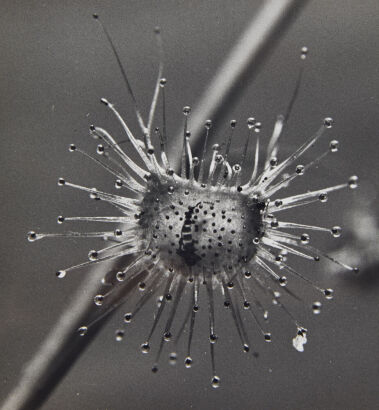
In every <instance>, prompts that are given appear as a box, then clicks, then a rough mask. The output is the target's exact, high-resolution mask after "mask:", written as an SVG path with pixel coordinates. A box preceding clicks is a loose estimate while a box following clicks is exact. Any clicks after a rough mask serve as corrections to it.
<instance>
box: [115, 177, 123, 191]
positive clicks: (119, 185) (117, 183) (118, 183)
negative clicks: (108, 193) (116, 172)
mask: <svg viewBox="0 0 379 410" xmlns="http://www.w3.org/2000/svg"><path fill="white" fill-rule="evenodd" d="M114 186H115V188H117V189H120V188H121V187H122V181H121V179H116V182H115V183H114Z"/></svg>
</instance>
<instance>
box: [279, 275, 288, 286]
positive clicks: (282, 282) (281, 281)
mask: <svg viewBox="0 0 379 410" xmlns="http://www.w3.org/2000/svg"><path fill="white" fill-rule="evenodd" d="M279 285H280V286H283V287H284V286H287V278H286V276H281V277H280V278H279Z"/></svg>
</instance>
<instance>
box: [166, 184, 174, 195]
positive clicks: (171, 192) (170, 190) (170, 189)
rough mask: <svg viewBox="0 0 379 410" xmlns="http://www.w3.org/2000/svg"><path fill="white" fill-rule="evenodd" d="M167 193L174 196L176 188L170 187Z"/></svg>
mask: <svg viewBox="0 0 379 410" xmlns="http://www.w3.org/2000/svg"><path fill="white" fill-rule="evenodd" d="M167 192H168V193H169V194H173V193H174V192H175V188H174V187H173V186H172V185H170V186H169V187H168V188H167Z"/></svg>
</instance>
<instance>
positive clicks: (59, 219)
mask: <svg viewBox="0 0 379 410" xmlns="http://www.w3.org/2000/svg"><path fill="white" fill-rule="evenodd" d="M63 222H64V217H63V216H62V215H59V216H58V218H57V224H59V225H61V224H63Z"/></svg>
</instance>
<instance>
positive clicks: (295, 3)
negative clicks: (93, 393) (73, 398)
mask: <svg viewBox="0 0 379 410" xmlns="http://www.w3.org/2000/svg"><path fill="white" fill-rule="evenodd" d="M306 1H307V0H266V1H265V2H264V4H263V6H262V8H261V9H260V10H258V13H257V14H256V16H255V17H254V19H253V20H252V22H251V24H250V25H249V27H248V28H247V30H246V31H245V32H244V33H243V35H242V36H241V38H240V39H239V40H238V42H237V44H236V45H235V47H233V48H232V50H231V52H230V54H229V55H228V57H227V58H226V60H225V62H224V64H223V65H222V66H221V68H220V69H219V70H218V72H217V73H216V75H215V77H214V79H213V80H212V81H211V83H210V85H209V87H208V88H207V90H206V91H205V93H204V96H203V97H202V98H201V99H200V101H199V103H198V104H197V105H196V109H195V110H194V113H193V116H192V120H191V131H192V135H193V139H194V142H195V144H196V143H197V142H198V141H199V137H200V135H201V131H202V127H203V124H204V122H205V120H206V119H208V118H209V117H213V119H216V120H217V117H219V116H220V115H221V114H222V112H223V111H224V110H225V109H226V107H227V106H230V105H231V104H232V103H233V101H234V99H235V98H236V97H237V95H238V94H239V93H240V91H241V87H236V84H237V83H239V82H241V81H247V80H248V79H251V78H252V76H253V75H254V74H255V73H256V72H257V69H258V67H259V65H260V64H261V63H262V61H263V58H264V57H265V56H266V55H267V54H268V52H269V51H270V50H271V49H272V47H273V46H274V43H275V40H277V39H278V37H279V34H280V33H282V32H283V31H284V29H285V28H286V27H288V25H289V24H290V22H291V21H292V18H291V17H292V16H293V15H294V14H295V13H294V12H296V11H298V10H299V9H300V8H301V6H303V5H304V4H305V3H306ZM178 135H180V134H179V133H178ZM181 144H182V137H180V138H178V140H177V141H176V143H174V144H173V146H172V147H171V153H173V152H178V151H177V149H178V147H180V146H181ZM174 158H175V160H174ZM179 160H180V159H179V156H177V155H175V156H172V164H173V165H175V168H178V165H179ZM112 269H114V264H113V265H112V264H111V263H102V264H99V265H98V266H97V267H96V268H95V269H93V270H92V271H91V272H89V274H88V275H87V277H86V279H85V280H84V282H83V285H82V286H81V287H80V288H79V290H78V292H77V294H76V296H75V297H74V298H73V300H72V302H71V304H70V306H68V307H67V309H66V311H65V312H64V313H63V314H62V316H61V318H60V319H59V321H58V322H57V324H56V326H55V327H54V328H53V329H52V330H51V332H50V333H49V334H48V335H47V337H46V339H45V341H44V342H43V343H42V345H41V347H40V349H39V350H38V351H37V353H36V354H35V356H34V357H33V358H32V360H31V361H30V362H29V363H28V364H27V365H26V366H25V368H24V370H23V372H22V375H21V377H20V381H19V383H18V385H16V387H15V388H14V390H13V391H12V392H11V393H10V395H9V397H8V398H7V399H6V401H5V402H4V404H3V407H2V409H3V410H17V409H34V408H37V407H39V406H40V405H41V404H42V403H43V402H44V401H45V400H46V399H47V398H48V396H49V394H50V393H51V392H52V391H53V389H54V387H56V386H57V385H58V384H59V382H60V381H61V380H62V378H63V377H64V375H65V374H66V372H67V371H68V370H69V369H70V367H71V366H72V365H73V364H74V363H75V361H76V360H77V359H78V358H79V357H80V354H81V352H82V351H83V350H84V349H85V348H86V347H87V346H88V345H89V343H90V342H91V341H92V340H93V339H94V337H95V336H96V334H97V332H98V330H99V329H100V328H101V327H102V326H103V325H104V324H105V323H106V320H105V319H106V318H107V317H109V316H105V317H104V318H103V319H102V320H100V321H98V322H97V323H96V325H95V326H93V327H92V328H91V332H89V334H88V335H86V336H85V337H80V336H78V334H77V333H76V329H77V328H78V327H79V326H81V325H82V324H86V323H88V322H89V318H90V317H91V316H92V315H93V309H94V306H93V296H94V295H96V294H97V293H98V291H99V288H100V281H101V278H102V277H103V276H104V274H105V273H106V272H107V271H109V270H112ZM138 279H139V278H136V281H138ZM136 283H137V282H136ZM132 285H133V284H132ZM131 289H132V286H130V288H128V289H125V291H124V292H123V295H125V294H126V293H127V292H129V291H130V290H131Z"/></svg>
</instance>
